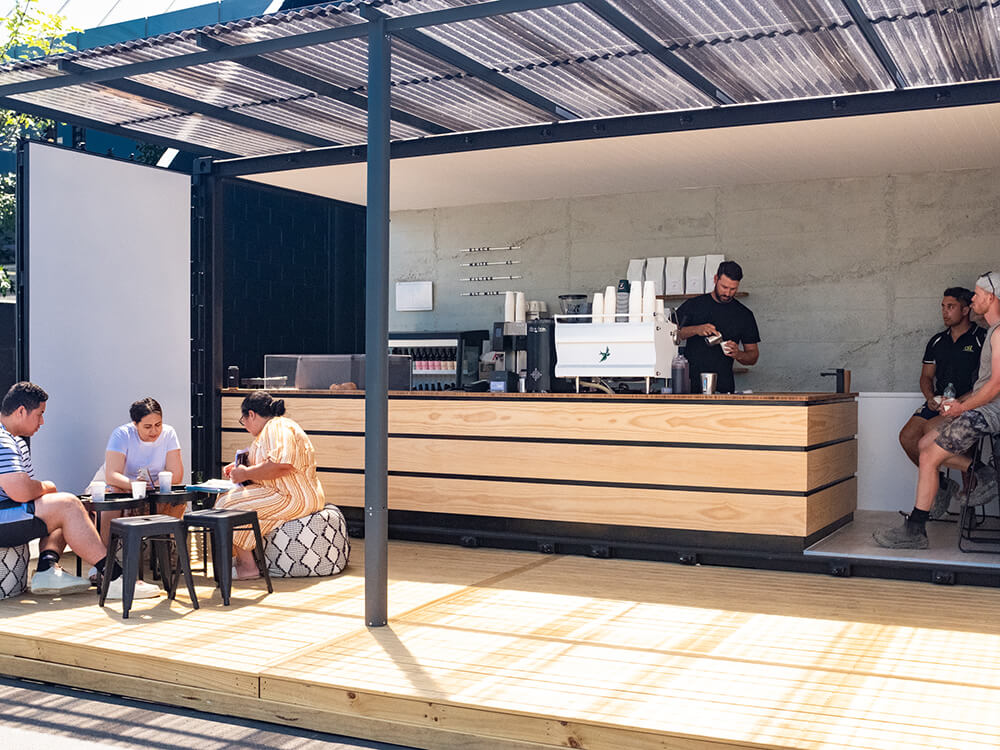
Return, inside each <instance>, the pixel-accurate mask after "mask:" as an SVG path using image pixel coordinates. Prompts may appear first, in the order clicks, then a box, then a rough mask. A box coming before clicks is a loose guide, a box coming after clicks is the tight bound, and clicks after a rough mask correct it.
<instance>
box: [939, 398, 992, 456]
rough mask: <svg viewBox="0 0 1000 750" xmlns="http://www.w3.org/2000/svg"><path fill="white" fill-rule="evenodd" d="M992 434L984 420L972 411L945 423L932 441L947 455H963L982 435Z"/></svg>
mask: <svg viewBox="0 0 1000 750" xmlns="http://www.w3.org/2000/svg"><path fill="white" fill-rule="evenodd" d="M991 432H992V430H991V429H990V426H989V424H987V422H986V418H985V417H984V416H983V415H982V414H980V413H979V412H978V411H976V410H975V409H973V410H972V411H967V412H965V413H964V414H959V415H958V416H957V417H955V418H954V419H952V420H951V421H949V422H947V423H945V424H944V425H943V426H942V427H941V429H940V431H939V432H938V436H937V439H936V440H935V441H934V442H935V443H937V444H938V445H939V446H941V447H942V448H944V449H945V450H946V451H948V452H949V453H955V454H960V453H965V452H966V451H967V450H969V448H971V447H972V446H974V445H975V444H976V441H977V440H979V438H981V437H982V436H983V435H989V434H990V433H991Z"/></svg>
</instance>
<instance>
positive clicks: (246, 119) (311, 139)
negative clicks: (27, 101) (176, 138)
mask: <svg viewBox="0 0 1000 750" xmlns="http://www.w3.org/2000/svg"><path fill="white" fill-rule="evenodd" d="M59 67H60V68H62V69H63V70H67V71H69V72H70V73H74V74H76V73H79V72H80V71H85V70H89V68H85V67H84V66H82V65H79V64H77V63H74V62H69V61H68V60H63V61H61V62H60V63H59ZM99 85H101V86H104V87H105V88H108V89H114V90H115V91H121V92H122V93H125V94H130V95H132V96H138V97H142V98H143V99H148V100H149V101H153V102H159V103H161V104H166V105H167V106H170V107H174V108H176V109H179V110H182V111H185V112H193V113H197V114H200V115H205V116H206V117H211V118H212V119H214V120H221V121H222V122H227V123H229V124H230V125H237V126H239V127H242V128H246V129H248V130H255V131H258V132H260V133H266V134H268V135H273V136H277V137H278V138H284V139H286V140H289V141H293V142H295V141H298V142H299V143H305V144H308V145H310V146H335V145H337V142H336V141H331V140H329V139H328V138H319V137H318V136H315V135H311V134H309V133H303V132H302V131H300V130H294V129H292V128H286V127H285V126H284V125H278V124H276V123H273V122H268V121H267V120H261V119H260V118H259V117H250V116H249V115H244V114H242V113H241V112H234V111H233V110H231V109H226V108H225V107H217V106H215V105H214V104H207V103H206V102H202V101H198V100H197V99H191V98H190V97H187V96H181V95H180V94H175V93H173V92H172V91H166V90H165V89H160V88H156V87H155V86H147V85H146V84H144V83H138V82H136V81H129V80H126V79H120V80H110V81H101V83H100V84H99Z"/></svg>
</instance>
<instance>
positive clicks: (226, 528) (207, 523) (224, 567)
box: [184, 508, 274, 606]
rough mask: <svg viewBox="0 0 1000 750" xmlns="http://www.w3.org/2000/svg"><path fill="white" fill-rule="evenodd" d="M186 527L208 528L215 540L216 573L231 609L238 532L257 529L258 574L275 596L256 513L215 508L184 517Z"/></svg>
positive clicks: (254, 532)
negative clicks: (235, 546)
mask: <svg viewBox="0 0 1000 750" xmlns="http://www.w3.org/2000/svg"><path fill="white" fill-rule="evenodd" d="M184 524H185V525H186V526H187V527H188V528H191V527H195V528H207V529H208V530H209V533H210V538H211V540H212V572H213V574H214V577H215V581H216V583H217V584H218V586H219V589H220V590H221V591H222V603H223V604H224V605H226V606H229V595H230V593H231V592H232V590H233V532H234V531H235V530H236V529H253V534H254V537H255V539H256V540H257V545H256V546H255V547H254V549H253V559H254V561H255V562H256V563H257V570H259V571H260V574H261V576H262V577H263V578H264V581H265V582H266V583H267V593H269V594H270V593H272V592H273V591H274V588H273V587H272V586H271V576H270V575H269V574H268V572H267V561H266V560H265V559H264V539H263V537H262V536H261V534H260V523H259V522H258V520H257V511H255V510H230V509H226V508H213V509H211V510H194V511H191V512H190V513H185V514H184Z"/></svg>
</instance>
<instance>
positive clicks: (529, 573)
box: [0, 541, 1000, 750]
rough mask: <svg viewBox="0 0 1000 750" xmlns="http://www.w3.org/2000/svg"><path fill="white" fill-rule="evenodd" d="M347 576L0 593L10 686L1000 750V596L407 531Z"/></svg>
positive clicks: (617, 729)
mask: <svg viewBox="0 0 1000 750" xmlns="http://www.w3.org/2000/svg"><path fill="white" fill-rule="evenodd" d="M363 557H364V550H363V543H360V542H357V541H356V542H355V548H354V552H353V555H352V565H351V567H350V568H349V569H348V571H347V572H346V573H345V574H343V575H341V576H339V577H336V578H331V579H296V580H284V581H276V590H275V593H274V594H272V595H267V594H266V592H265V591H264V590H263V587H262V585H261V584H257V583H251V584H249V585H240V587H239V588H238V589H237V590H236V591H235V593H234V600H233V602H234V603H233V606H232V607H228V608H226V607H223V606H222V605H221V599H220V597H219V596H218V594H217V593H214V592H213V590H212V588H211V587H210V586H209V585H208V581H206V580H205V579H200V581H199V583H200V584H201V585H200V586H199V591H198V593H199V597H200V598H201V599H202V600H203V601H202V609H200V610H197V611H194V610H191V609H190V608H189V607H188V606H187V604H186V597H185V596H184V595H183V594H179V595H178V600H177V601H176V602H174V603H169V602H167V601H166V599H160V600H147V601H139V602H137V603H136V606H135V608H134V609H133V615H132V618H130V619H129V620H125V621H123V620H122V619H121V617H120V605H118V604H115V605H114V606H110V607H108V608H106V609H103V610H102V609H100V608H98V607H97V605H96V600H95V597H94V596H93V595H89V594H84V595H76V596H70V597H65V598H64V599H57V600H52V599H48V598H43V599H38V600H36V599H34V598H32V597H31V596H30V595H29V594H26V595H23V596H21V597H18V598H15V599H10V600H6V601H2V602H0V673H4V674H10V675H17V676H26V677H32V678H35V679H46V680H50V681H53V682H63V683H65V684H70V685H81V686H84V687H89V688H94V689H103V690H108V691H111V692H120V693H123V694H128V695H133V696H135V697H140V698H146V699H152V700H157V701H161V702H164V703H174V704H178V705H185V706H190V707H195V708H202V709H205V710H210V711H219V712H223V713H230V714H233V715H239V716H248V717H253V718H258V719H260V718H263V719H269V720H271V721H278V722H282V723H289V724H295V725H299V726H304V727H311V728H315V729H321V730H324V731H336V732H341V733H345V734H352V735H355V736H362V737H372V738H379V739H383V740H387V741H393V742H401V743H404V744H412V745H415V746H419V747H427V748H435V749H437V748H456V749H457V748H476V749H477V750H478V749H479V748H492V747H496V748H511V749H513V748H518V750H522V749H524V750H526V749H527V748H542V747H575V748H591V749H594V750H598V749H600V750H604V749H606V750H612V749H614V750H621V749H622V748H627V749H628V750H647V748H648V749H649V750H653V749H654V748H655V749H657V750H665V749H666V748H683V749H685V750H708V749H709V748H733V747H755V748H817V749H818V748H823V749H826V748H831V749H832V748H838V749H840V748H871V749H872V750H875V749H878V750H881V749H883V748H907V749H910V750H912V749H916V750H920V749H923V748H928V749H929V748H962V749H963V750H965V749H966V748H968V749H970V750H974V749H977V748H984V749H985V748H996V747H998V746H1000V723H998V722H997V721H996V715H997V709H996V706H998V705H1000V670H998V669H997V667H996V659H997V655H998V654H1000V590H997V589H986V588H963V587H941V586H931V585H929V584H919V583H906V582H899V581H878V580H871V579H843V578H832V577H824V576H810V575H803V574H794V573H777V572H767V571H755V570H736V569H726V568H708V567H705V568H703V567H683V566H676V565H668V564H661V563H646V562H641V561H627V560H597V559H591V558H583V557H566V556H544V555H538V554H533V553H524V552H512V551H503V550H490V549H463V548H457V547H446V546H435V545H426V544H416V543H405V542H393V543H392V544H391V550H390V588H389V600H390V623H389V626H388V627H386V628H377V629H371V630H369V629H367V628H365V627H364V618H363V608H364V586H363V577H362V576H363Z"/></svg>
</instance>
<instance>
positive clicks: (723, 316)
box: [677, 260, 760, 393]
mask: <svg viewBox="0 0 1000 750" xmlns="http://www.w3.org/2000/svg"><path fill="white" fill-rule="evenodd" d="M742 279H743V269H742V268H740V264H739V263H735V262H733V261H731V260H727V261H724V262H722V263H720V264H719V270H718V271H717V272H716V274H715V287H714V288H713V289H712V291H711V292H709V293H708V294H702V295H700V296H698V297H694V298H692V299H689V300H688V301H687V302H685V303H684V304H683V305H681V306H680V308H679V309H678V310H677V320H678V324H679V326H680V328H679V329H678V332H677V334H678V339H679V340H681V341H686V342H687V345H686V347H685V351H684V354H685V356H686V357H687V359H688V362H689V363H690V369H691V393H701V373H703V372H714V373H717V374H718V376H719V377H718V384H717V390H718V392H719V393H732V392H733V391H735V390H736V381H735V380H734V379H733V360H736V361H737V362H739V363H740V364H741V365H752V364H756V362H757V358H758V357H759V356H760V351H759V349H758V348H757V344H758V343H759V342H760V333H759V332H758V330H757V321H756V320H755V319H754V316H753V313H752V312H750V309H749V308H748V307H747V306H746V305H744V304H743V303H741V302H738V301H737V300H736V292H737V291H738V290H739V288H740V281H741V280H742ZM715 333H721V334H722V339H723V341H722V343H721V344H716V345H714V346H712V345H710V344H708V343H706V342H705V337H706V336H711V335H713V334H715ZM741 344H742V348H741V347H740V345H741Z"/></svg>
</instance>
